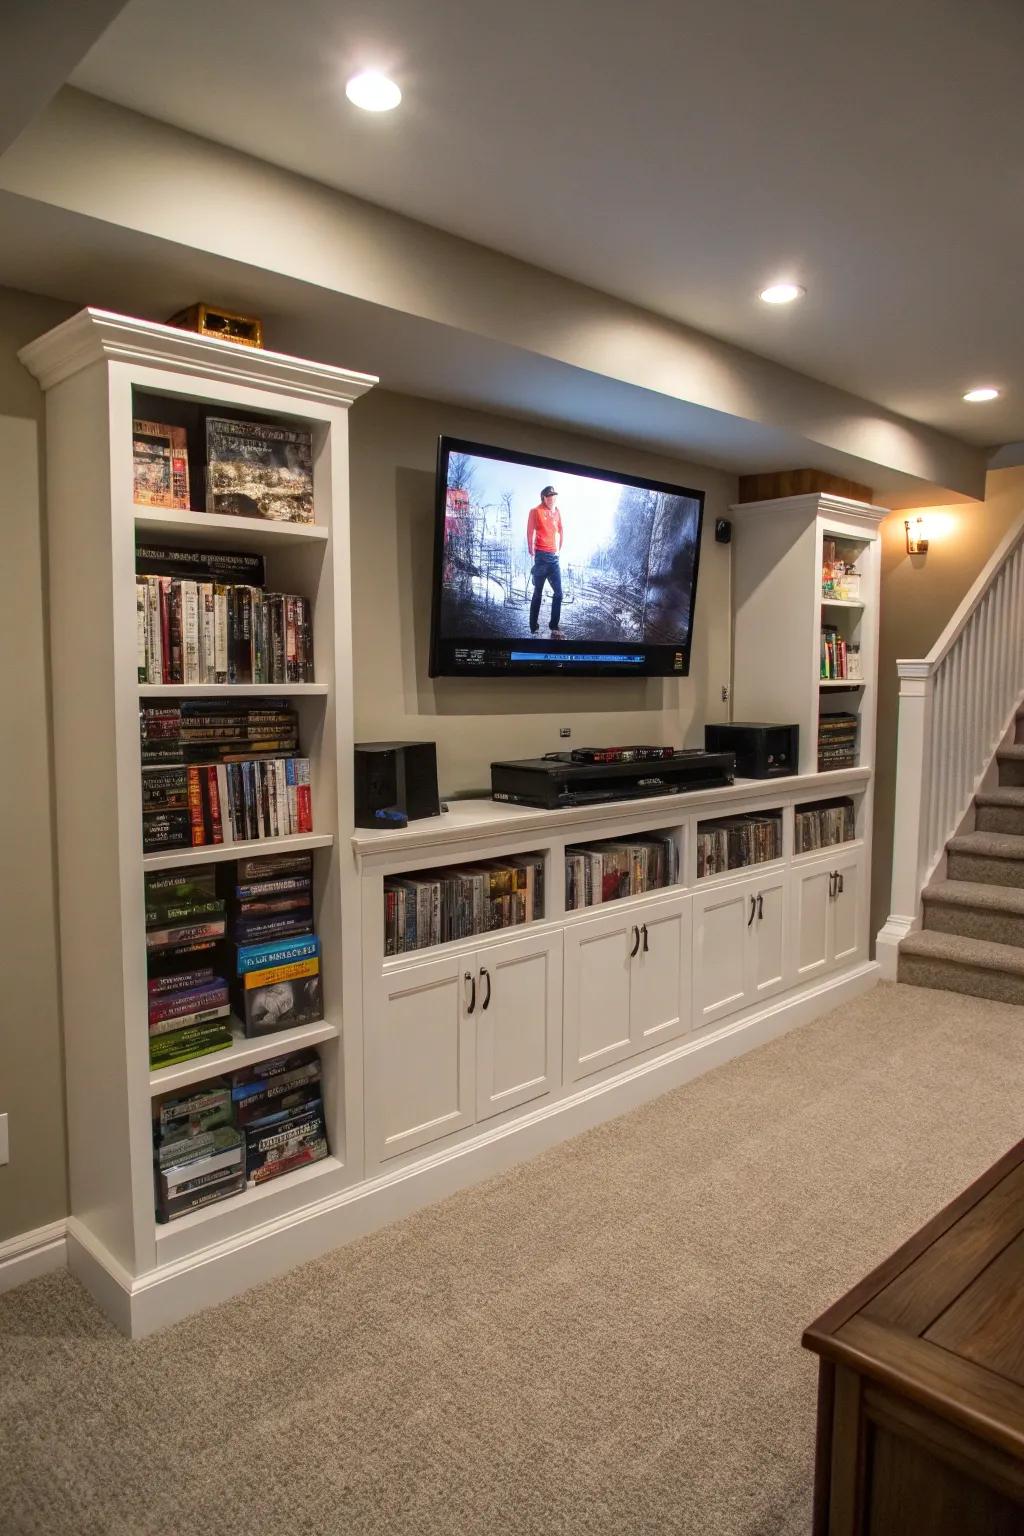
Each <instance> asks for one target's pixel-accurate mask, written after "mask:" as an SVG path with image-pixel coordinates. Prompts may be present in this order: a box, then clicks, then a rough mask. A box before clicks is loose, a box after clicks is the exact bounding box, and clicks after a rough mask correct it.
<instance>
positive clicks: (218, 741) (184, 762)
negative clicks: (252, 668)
mask: <svg viewBox="0 0 1024 1536" xmlns="http://www.w3.org/2000/svg"><path fill="white" fill-rule="evenodd" d="M140 724H141V736H142V846H143V852H144V853H153V852H159V851H161V850H164V849H173V848H192V847H204V846H207V845H211V844H216V843H233V842H243V841H246V840H249V839H258V838H264V837H283V836H286V835H288V834H289V833H295V832H312V830H313V806H312V790H311V784H310V766H309V759H308V758H305V757H299V756H297V755H296V754H297V751H298V720H297V717H296V714H295V711H294V709H292V708H291V707H290V706H289V705H288V704H287V703H286V702H285V701H284V700H281V699H269V700H266V701H261V702H260V703H258V704H257V703H253V704H245V703H241V702H239V703H233V702H227V701H224V700H209V699H189V700H184V701H183V702H182V703H181V704H173V705H172V704H164V705H143V707H142V709H141V712H140Z"/></svg>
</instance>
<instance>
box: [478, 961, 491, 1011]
mask: <svg viewBox="0 0 1024 1536" xmlns="http://www.w3.org/2000/svg"><path fill="white" fill-rule="evenodd" d="M480 977H481V980H482V981H486V983H487V996H486V997H485V998H484V1000H483V1002H482V1003H481V1004H480V1012H481V1013H486V1012H487V1006H488V1004H489V1003H490V1001H491V973H490V971H489V970H487V969H486V967H485V966H481V967H480Z"/></svg>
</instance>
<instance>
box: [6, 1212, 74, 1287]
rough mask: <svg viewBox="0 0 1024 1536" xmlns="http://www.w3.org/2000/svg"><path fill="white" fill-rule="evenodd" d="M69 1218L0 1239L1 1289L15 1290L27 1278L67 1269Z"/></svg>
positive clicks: (33, 1278)
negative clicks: (1, 1240) (3, 1239)
mask: <svg viewBox="0 0 1024 1536" xmlns="http://www.w3.org/2000/svg"><path fill="white" fill-rule="evenodd" d="M67 1229H68V1224H67V1222H66V1221H63V1220H62V1221H51V1222H50V1224H49V1225H48V1226H45V1227H34V1228H33V1229H32V1231H31V1232H20V1233H19V1234H18V1236H17V1237H9V1238H8V1239H7V1240H6V1241H5V1242H2V1243H0V1292H2V1291H11V1290H13V1289H14V1287H15V1286H16V1285H23V1284H24V1282H25V1281H26V1280H35V1279H36V1278H37V1276H39V1275H48V1274H49V1273H50V1271H51V1270H54V1269H64V1268H65V1266H66V1264H67Z"/></svg>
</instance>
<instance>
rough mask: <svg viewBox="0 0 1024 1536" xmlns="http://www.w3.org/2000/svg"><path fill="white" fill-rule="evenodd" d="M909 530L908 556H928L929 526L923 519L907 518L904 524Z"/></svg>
mask: <svg viewBox="0 0 1024 1536" xmlns="http://www.w3.org/2000/svg"><path fill="white" fill-rule="evenodd" d="M903 526H904V528H905V529H906V530H907V554H908V555H926V554H927V553H928V525H927V523H926V522H925V520H924V518H923V517H915V518H913V519H911V518H909V517H908V518H907V520H906V522H905V523H904V524H903Z"/></svg>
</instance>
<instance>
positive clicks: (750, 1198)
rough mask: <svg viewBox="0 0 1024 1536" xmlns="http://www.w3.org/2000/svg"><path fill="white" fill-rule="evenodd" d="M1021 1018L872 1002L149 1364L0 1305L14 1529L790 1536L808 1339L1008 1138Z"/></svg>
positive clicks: (173, 1346) (43, 1293)
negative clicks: (814, 1323) (814, 1324)
mask: <svg viewBox="0 0 1024 1536" xmlns="http://www.w3.org/2000/svg"><path fill="white" fill-rule="evenodd" d="M1022 1069H1024V1013H1022V1012H1021V1010H1019V1009H1015V1008H1013V1007H1010V1006H1007V1005H1004V1004H1000V1003H989V1002H983V1001H980V1000H977V999H973V998H966V997H958V996H954V995H952V994H949V993H942V992H932V991H927V990H923V989H919V988H913V987H898V988H897V987H880V988H878V989H877V990H876V991H875V992H874V993H872V994H870V995H869V996H868V997H866V998H864V999H863V1000H861V1001H860V1002H858V1003H857V1004H856V1005H854V1006H853V1007H851V1008H849V1009H847V1010H845V1011H844V1012H842V1013H837V1014H832V1015H830V1016H829V1017H828V1018H826V1019H823V1020H821V1021H819V1022H818V1023H816V1024H812V1025H810V1026H808V1027H807V1028H805V1029H802V1030H798V1031H796V1032H795V1033H793V1034H791V1035H789V1036H787V1037H786V1038H785V1039H783V1040H780V1041H778V1042H776V1043H775V1044H773V1045H770V1046H768V1047H766V1048H765V1049H763V1050H761V1051H758V1052H756V1053H753V1054H751V1055H749V1056H747V1057H745V1058H744V1059H742V1060H741V1061H738V1062H734V1063H732V1064H731V1065H730V1066H727V1067H724V1068H722V1069H721V1070H719V1071H717V1072H715V1073H712V1074H710V1075H709V1076H707V1077H704V1078H702V1079H700V1080H699V1081H698V1082H696V1083H693V1084H691V1085H689V1086H688V1087H686V1088H683V1089H679V1090H677V1091H675V1092H673V1093H670V1094H667V1095H666V1096H665V1097H663V1098H661V1099H659V1100H657V1101H656V1102H655V1103H653V1104H651V1105H649V1106H647V1107H646V1108H644V1109H641V1110H638V1111H636V1112H635V1113H634V1114H631V1115H628V1116H625V1117H624V1118H622V1119H620V1120H617V1121H614V1122H612V1123H611V1124H609V1125H605V1126H602V1127H600V1128H599V1129H597V1130H595V1131H592V1132H589V1133H588V1134H586V1135H584V1136H582V1137H580V1138H578V1139H577V1140H576V1141H573V1142H570V1143H568V1144H566V1145H565V1146H563V1147H560V1148H557V1149H555V1150H554V1151H552V1152H550V1153H547V1154H545V1155H544V1156H543V1157H540V1158H538V1159H537V1160H536V1161H534V1162H532V1163H527V1164H524V1165H523V1166H521V1167H520V1168H518V1169H516V1170H514V1171H513V1172H511V1173H509V1174H507V1175H504V1176H502V1177H499V1178H497V1179H494V1180H492V1181H491V1182H490V1183H488V1184H486V1185H484V1186H481V1187H479V1188H477V1189H475V1190H471V1191H468V1192H467V1193H465V1194H462V1195H458V1196H456V1197H454V1198H453V1199H451V1200H448V1201H447V1202H445V1203H444V1204H443V1205H440V1206H436V1207H434V1208H433V1209H432V1210H429V1211H424V1212H422V1213H421V1214H419V1215H417V1216H414V1217H412V1218H411V1219H409V1220H407V1221H405V1222H403V1223H402V1224H400V1225H398V1226H396V1227H393V1228H391V1229H390V1230H388V1231H385V1232H382V1233H379V1234H377V1235H375V1236H372V1237H369V1238H366V1239H363V1240H362V1241H360V1242H358V1243H356V1244H353V1245H352V1246H351V1247H349V1248H347V1249H343V1250H340V1251H338V1252H336V1253H334V1254H332V1255H331V1256H329V1257H328V1258H325V1259H321V1260H317V1261H316V1262H314V1263H312V1264H309V1265H307V1266H305V1268H303V1269H301V1270H299V1271H296V1272H295V1273H294V1274H292V1275H291V1276H289V1277H287V1278H286V1279H284V1280H281V1281H278V1282H275V1283H273V1284H271V1285H267V1286H264V1287H262V1288H261V1289H259V1290H257V1291H254V1292H251V1293H250V1294H249V1295H248V1296H246V1297H244V1298H242V1299H240V1300H238V1301H234V1302H229V1303H227V1304H226V1305H224V1306H222V1307H219V1308H217V1309H216V1310H213V1311H210V1312H207V1313H205V1314H204V1315H202V1316H200V1317H197V1318H194V1319H191V1320H190V1321H188V1322H186V1323H183V1324H181V1325H179V1326H178V1327H176V1328H173V1329H170V1330H168V1331H166V1332H165V1333H163V1334H160V1335H156V1336H155V1337H153V1338H150V1339H148V1340H144V1341H143V1342H141V1343H138V1344H130V1343H128V1342H126V1341H125V1340H124V1339H122V1338H121V1337H120V1336H119V1335H118V1334H116V1333H115V1332H114V1331H113V1329H112V1328H110V1327H109V1326H108V1325H107V1324H106V1323H105V1322H104V1321H103V1319H102V1318H101V1317H100V1315H99V1314H98V1312H97V1311H96V1310H95V1309H94V1307H93V1306H92V1304H91V1303H90V1301H89V1300H88V1298H87V1297H86V1296H85V1294H84V1292H83V1291H82V1290H81V1289H80V1288H79V1287H78V1286H77V1285H76V1283H75V1282H74V1281H72V1280H71V1279H70V1278H69V1277H68V1276H67V1275H63V1274H62V1275H54V1276H49V1277H47V1278H44V1279H42V1280H37V1281H33V1282H31V1283H30V1284H29V1285H26V1286H23V1287H22V1288H21V1289H20V1290H18V1291H15V1292H11V1293H10V1294H9V1295H7V1296H6V1297H0V1528H2V1530H3V1532H4V1533H5V1536H23V1533H29V1532H31V1533H33V1536H36V1533H38V1536H100V1533H102V1536H202V1533H207V1532H208V1533H213V1536H220V1533H228V1532H231V1533H236V1532H237V1533H244V1536H293V1533H301V1536H321V1533H323V1536H364V1533H373V1536H385V1533H386V1536H413V1533H415V1536H428V1533H429V1536H433V1533H438V1536H512V1533H516V1536H518V1533H523V1536H557V1533H567V1536H568V1533H571V1536H584V1533H586V1536H631V1533H634V1532H635V1533H641V1532H652V1533H653V1532H657V1533H661V1532H666V1533H667V1532H672V1533H680V1536H755V1533H756V1536H790V1533H793V1536H795V1533H800V1536H805V1533H806V1532H807V1531H808V1530H809V1513H810V1493H811V1467H812V1449H813V1439H814V1394H815V1375H816V1373H815V1362H814V1360H813V1359H812V1357H810V1356H809V1355H807V1354H805V1353H804V1352H802V1351H801V1349H800V1333H801V1329H802V1327H803V1325H804V1324H805V1323H807V1322H809V1321H810V1320H811V1319H812V1318H813V1317H814V1316H815V1314H816V1313H817V1312H819V1311H820V1310H821V1309H822V1308H823V1307H824V1306H825V1305H826V1304H827V1303H828V1302H829V1301H830V1300H832V1299H833V1298H834V1297H835V1296H837V1295H838V1294H839V1293H840V1292H842V1291H843V1290H845V1289H846V1288H847V1287H848V1286H849V1285H850V1284H851V1283H852V1282H853V1281H854V1280H856V1279H858V1278H859V1276H860V1275H862V1274H863V1273H864V1271H865V1270H866V1269H868V1268H869V1267H870V1266H871V1265H873V1264H874V1263H876V1262H877V1261H878V1260H879V1259H881V1258H882V1257H883V1256H884V1255H885V1254H886V1253H888V1252H889V1251H890V1250H891V1249H892V1248H893V1247H894V1246H895V1245H896V1244H897V1243H898V1242H900V1241H901V1240H902V1239H903V1238H905V1237H907V1236H908V1235H909V1234H910V1233H911V1232H912V1231H914V1230H915V1228H917V1227H918V1226H919V1225H920V1224H921V1222H922V1221H924V1219H925V1218H926V1217H927V1216H929V1215H930V1214H931V1213H932V1212H933V1211H935V1210H936V1209H937V1208H938V1207H940V1206H941V1205H943V1204H944V1203H945V1202H946V1201H947V1200H949V1199H950V1198H951V1197H952V1196H953V1195H954V1194H956V1193H957V1191H959V1190H960V1189H961V1188H962V1187H963V1186H964V1185H965V1184H966V1183H968V1181H969V1180H971V1179H972V1178H974V1177H975V1176H976V1175H977V1174H979V1173H980V1172H981V1171H982V1170H983V1169H984V1168H986V1167H987V1166H988V1165H989V1164H990V1163H991V1162H993V1161H994V1160H995V1158H996V1157H997V1156H998V1155H999V1154H1000V1153H1002V1152H1003V1151H1005V1150H1006V1148H1007V1147H1008V1146H1010V1145H1011V1144H1012V1143H1013V1142H1015V1141H1016V1140H1018V1139H1019V1138H1020V1136H1021V1135H1022V1134H1024V1130H1022V1124H1021V1082H1022V1075H1024V1074H1022Z"/></svg>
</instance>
